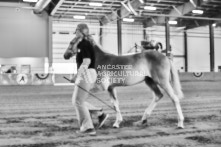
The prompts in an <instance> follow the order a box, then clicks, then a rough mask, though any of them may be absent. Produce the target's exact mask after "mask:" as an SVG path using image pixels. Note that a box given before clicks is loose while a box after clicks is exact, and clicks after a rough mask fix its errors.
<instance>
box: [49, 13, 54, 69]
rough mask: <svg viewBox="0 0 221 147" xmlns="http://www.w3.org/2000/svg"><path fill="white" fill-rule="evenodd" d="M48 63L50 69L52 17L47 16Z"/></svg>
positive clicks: (51, 61)
mask: <svg viewBox="0 0 221 147" xmlns="http://www.w3.org/2000/svg"><path fill="white" fill-rule="evenodd" d="M48 63H49V67H52V63H53V55H52V16H48Z"/></svg>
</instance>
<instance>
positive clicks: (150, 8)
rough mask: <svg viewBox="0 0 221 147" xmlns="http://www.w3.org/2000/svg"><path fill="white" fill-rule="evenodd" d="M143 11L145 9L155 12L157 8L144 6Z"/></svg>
mask: <svg viewBox="0 0 221 147" xmlns="http://www.w3.org/2000/svg"><path fill="white" fill-rule="evenodd" d="M144 9H145V10H151V11H154V10H156V9H157V8H156V7H153V6H145V7H144Z"/></svg>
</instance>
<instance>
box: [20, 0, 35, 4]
mask: <svg viewBox="0 0 221 147" xmlns="http://www.w3.org/2000/svg"><path fill="white" fill-rule="evenodd" d="M37 1H38V0H23V2H30V3H36V2H37Z"/></svg>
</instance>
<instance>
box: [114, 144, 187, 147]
mask: <svg viewBox="0 0 221 147" xmlns="http://www.w3.org/2000/svg"><path fill="white" fill-rule="evenodd" d="M186 146H187V145H183V144H168V145H159V144H157V145H153V144H134V145H130V144H117V145H113V146H112V147H186Z"/></svg>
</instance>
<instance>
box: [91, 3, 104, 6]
mask: <svg viewBox="0 0 221 147" xmlns="http://www.w3.org/2000/svg"><path fill="white" fill-rule="evenodd" d="M89 5H90V6H95V7H102V6H103V4H102V3H89Z"/></svg>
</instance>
